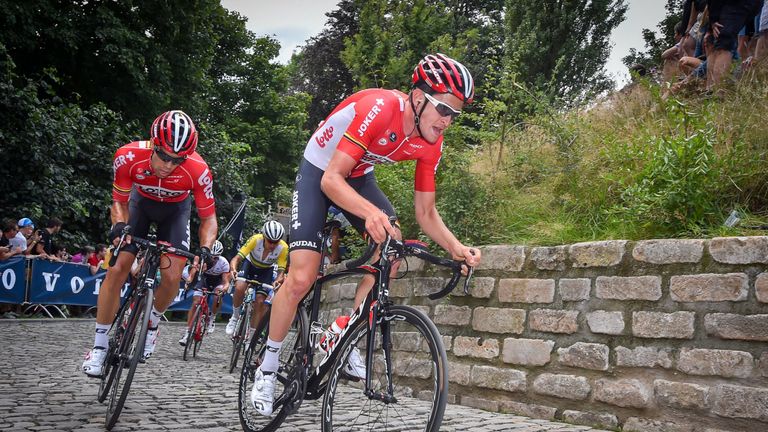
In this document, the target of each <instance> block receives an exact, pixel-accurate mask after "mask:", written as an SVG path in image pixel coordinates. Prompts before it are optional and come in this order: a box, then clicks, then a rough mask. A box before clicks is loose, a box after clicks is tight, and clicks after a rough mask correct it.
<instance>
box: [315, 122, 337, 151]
mask: <svg viewBox="0 0 768 432" xmlns="http://www.w3.org/2000/svg"><path fill="white" fill-rule="evenodd" d="M331 138H333V126H329V127H327V128H326V129H325V130H323V133H322V134H315V142H317V145H319V146H320V148H325V146H326V145H327V144H328V142H329V141H330V140H331Z"/></svg>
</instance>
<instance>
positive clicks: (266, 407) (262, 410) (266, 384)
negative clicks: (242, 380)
mask: <svg viewBox="0 0 768 432" xmlns="http://www.w3.org/2000/svg"><path fill="white" fill-rule="evenodd" d="M275 381H277V374H274V373H271V374H266V375H265V374H264V373H263V372H261V368H259V369H257V370H256V376H255V377H254V383H253V389H252V390H251V405H253V408H254V409H255V410H256V412H258V413H259V414H261V415H263V416H268V415H272V404H273V403H274V401H275Z"/></svg>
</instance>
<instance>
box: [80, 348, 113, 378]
mask: <svg viewBox="0 0 768 432" xmlns="http://www.w3.org/2000/svg"><path fill="white" fill-rule="evenodd" d="M106 359H107V350H105V349H101V348H93V349H92V350H90V351H88V354H86V355H85V361H84V362H83V366H82V370H83V372H85V374H86V375H88V376H89V377H93V378H100V377H101V373H102V372H103V371H104V361H105V360H106Z"/></svg>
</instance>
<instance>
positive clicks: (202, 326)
mask: <svg viewBox="0 0 768 432" xmlns="http://www.w3.org/2000/svg"><path fill="white" fill-rule="evenodd" d="M193 289H194V288H193ZM202 293H203V294H202V296H200V302H199V303H198V304H197V306H195V311H194V312H193V315H192V321H190V323H189V326H188V327H187V343H186V344H184V354H183V355H182V358H183V359H184V361H187V354H188V353H189V347H190V346H191V347H192V358H196V357H197V351H198V349H199V348H200V345H201V344H202V343H203V337H205V335H206V334H208V322H209V320H211V319H215V317H213V316H211V308H210V307H209V306H208V298H209V297H211V296H213V297H218V298H217V299H214V301H221V297H222V296H223V295H224V294H223V293H218V294H217V293H215V292H213V291H211V290H209V289H208V287H203V288H202Z"/></svg>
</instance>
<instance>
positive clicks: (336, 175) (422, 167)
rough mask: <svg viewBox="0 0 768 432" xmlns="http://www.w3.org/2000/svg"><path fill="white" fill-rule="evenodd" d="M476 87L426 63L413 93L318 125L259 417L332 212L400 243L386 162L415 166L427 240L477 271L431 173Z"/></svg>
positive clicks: (387, 96) (361, 369) (435, 58)
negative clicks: (440, 206) (440, 207)
mask: <svg viewBox="0 0 768 432" xmlns="http://www.w3.org/2000/svg"><path fill="white" fill-rule="evenodd" d="M473 96H474V82H473V80H472V75H471V74H470V73H469V70H467V68H466V67H464V65H462V64H461V63H459V62H457V61H456V60H453V59H451V58H449V57H447V56H445V55H442V54H436V55H427V56H426V57H424V58H423V59H422V60H421V61H420V62H419V64H418V65H417V66H416V68H415V69H414V72H413V88H412V90H411V91H410V92H409V93H408V94H405V93H402V92H399V91H397V90H383V89H369V90H363V91H361V92H358V93H355V94H353V95H352V96H350V97H348V98H347V99H345V100H344V101H342V102H341V104H339V106H337V107H336V109H334V110H333V112H332V113H331V114H330V115H329V116H328V118H326V119H325V121H324V122H323V123H321V124H320V126H319V127H318V129H317V130H316V131H315V133H314V134H313V135H312V137H311V138H310V139H309V142H308V143H307V147H306V149H305V151H304V160H303V161H302V162H301V165H300V166H299V171H298V174H297V176H296V186H295V188H294V191H293V199H292V200H293V202H292V209H291V221H290V235H289V238H290V250H291V252H290V262H291V270H290V271H289V272H288V276H287V279H286V281H285V283H284V284H283V287H282V288H281V289H280V290H279V291H278V292H277V294H276V295H275V298H274V300H273V303H272V314H271V318H270V323H269V338H268V339H267V347H266V348H267V349H266V351H265V355H264V359H263V361H262V363H261V366H260V367H259V369H258V370H257V372H256V379H255V383H254V386H253V389H252V391H251V402H252V404H253V406H254V408H255V409H256V410H257V411H258V412H260V413H261V414H263V415H270V414H271V412H272V404H273V400H274V387H275V379H276V378H275V373H274V372H275V371H276V370H277V368H278V355H279V351H280V347H281V346H282V340H283V339H284V338H285V336H286V334H287V333H288V328H289V327H290V324H291V320H292V319H293V316H294V314H295V312H296V307H297V305H298V302H299V301H300V300H301V299H302V298H303V297H304V295H305V294H306V293H307V291H308V290H309V288H310V287H311V286H312V283H313V282H314V281H315V279H316V277H317V269H318V267H319V265H320V253H319V251H320V248H321V245H320V244H319V239H320V235H319V233H320V231H321V230H322V228H323V225H324V222H325V216H326V213H327V210H328V207H329V206H330V205H331V204H334V205H335V206H336V207H338V208H340V209H342V211H343V212H344V216H346V218H347V219H348V220H349V221H350V223H351V224H352V226H354V227H355V228H356V229H357V230H358V231H360V232H362V231H363V230H367V231H368V233H370V235H371V237H372V239H373V240H374V241H376V242H377V243H380V242H382V241H384V239H385V237H386V234H389V235H391V236H393V237H396V238H400V233H399V231H398V230H397V229H396V228H393V227H392V225H391V224H390V222H389V217H390V216H395V211H394V208H393V207H392V204H391V203H390V202H389V200H388V199H387V197H386V196H384V194H383V193H382V191H381V189H379V187H378V185H377V184H376V179H375V177H374V175H373V168H374V166H375V165H377V164H381V163H395V162H399V161H403V160H416V174H415V185H414V188H415V193H414V206H415V214H416V220H417V222H418V223H419V226H420V227H421V228H422V230H423V231H424V233H426V234H427V235H428V236H429V237H430V238H432V239H433V240H434V241H435V242H436V243H437V244H439V245H440V246H442V247H443V248H445V249H446V250H447V251H448V252H450V254H451V255H452V256H453V258H454V259H457V260H466V261H467V263H468V264H469V265H471V266H475V265H477V264H478V263H479V262H480V251H479V250H477V249H475V248H471V247H468V246H465V245H464V244H462V243H461V242H460V241H459V240H458V239H456V237H455V236H454V235H453V234H452V233H451V231H450V230H449V229H448V228H447V227H446V226H445V223H443V220H442V218H441V217H440V214H439V213H438V211H437V208H436V206H435V171H436V169H437V166H438V163H439V162H440V156H441V154H442V146H443V132H444V131H445V129H446V128H447V127H448V126H450V125H451V122H452V121H453V119H454V118H455V117H456V116H458V115H459V114H460V113H461V109H462V108H463V107H464V105H465V104H468V103H470V102H471V101H472V98H473ZM373 283H374V280H373V277H365V278H364V279H363V281H362V282H361V284H360V285H359V286H358V290H357V292H356V294H355V307H356V308H357V307H358V306H359V305H360V304H361V303H362V301H363V300H364V299H365V296H366V295H367V294H368V292H369V291H370V289H371V287H372V286H373ZM355 354H356V355H351V356H350V361H349V363H348V364H347V365H345V368H346V371H347V373H349V374H351V375H353V376H358V377H365V365H364V362H363V361H362V359H361V358H360V355H359V353H355Z"/></svg>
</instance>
